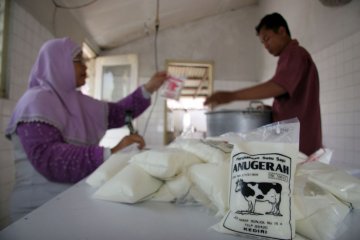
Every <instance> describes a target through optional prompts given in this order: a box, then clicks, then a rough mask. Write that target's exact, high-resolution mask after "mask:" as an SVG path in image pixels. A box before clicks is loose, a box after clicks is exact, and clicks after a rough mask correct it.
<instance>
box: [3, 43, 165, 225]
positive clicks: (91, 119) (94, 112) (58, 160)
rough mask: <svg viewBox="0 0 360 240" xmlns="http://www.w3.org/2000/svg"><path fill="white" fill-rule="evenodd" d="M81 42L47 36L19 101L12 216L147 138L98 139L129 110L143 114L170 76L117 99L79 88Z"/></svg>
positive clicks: (13, 126)
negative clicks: (104, 143)
mask: <svg viewBox="0 0 360 240" xmlns="http://www.w3.org/2000/svg"><path fill="white" fill-rule="evenodd" d="M85 78H86V66H85V65H84V61H83V60H82V52H81V48H80V47H79V46H78V45H77V44H75V43H74V42H73V41H71V40H70V39H69V38H62V39H54V40H50V41H47V42H46V43H45V44H44V45H43V46H42V48H41V49H40V52H39V55H38V58H37V60H36V62H35V64H34V66H33V68H32V71H31V74H30V78H29V86H28V89H27V90H26V92H25V93H24V95H23V96H22V97H21V98H20V100H19V101H18V103H17V105H16V107H15V109H14V112H13V115H12V117H11V120H10V123H9V125H8V128H7V130H6V136H7V137H8V138H9V139H11V140H12V142H13V144H14V153H15V154H14V156H15V167H16V184H15V187H14V191H13V194H12V199H11V215H12V218H13V220H16V219H17V218H19V217H21V216H23V215H25V214H26V213H28V212H30V211H31V210H33V209H34V208H36V207H38V206H40V205H42V204H43V203H45V202H46V201H47V200H50V199H51V198H52V197H54V196H55V195H57V194H58V193H60V192H61V191H63V190H65V189H66V188H68V187H69V186H70V184H71V183H76V182H78V181H80V180H81V179H83V178H84V177H86V176H88V175H89V174H90V173H92V172H93V171H94V170H95V169H96V168H97V167H98V166H99V165H101V164H102V163H103V162H104V161H105V160H106V159H107V158H108V157H109V156H110V155H111V154H112V153H115V152H117V151H119V150H121V149H123V148H125V147H126V146H128V145H131V144H133V143H136V144H138V145H139V147H140V148H142V147H143V146H144V145H145V143H144V139H143V138H142V137H141V136H140V135H137V134H131V135H128V136H126V137H124V138H123V139H122V140H121V141H120V142H119V143H118V144H117V145H116V146H115V147H114V148H112V149H107V148H104V147H100V146H99V145H98V143H99V141H100V139H101V138H102V137H103V136H104V134H105V132H106V130H107V129H110V128H119V127H121V126H123V125H124V120H125V112H126V111H128V110H131V111H132V113H133V117H137V116H139V115H140V114H141V113H143V112H144V111H145V110H146V109H147V108H148V107H149V106H150V102H151V93H153V92H154V91H156V90H158V89H159V87H160V86H161V85H162V84H163V83H164V81H165V80H166V78H167V74H166V72H159V73H156V74H154V76H153V77H152V78H151V79H150V80H149V81H148V82H147V83H146V84H144V85H142V86H140V87H138V89H136V90H135V91H134V92H133V93H132V94H130V95H129V96H127V97H125V98H124V99H121V100H120V101H118V102H115V103H111V102H103V101H99V100H96V99H93V98H91V97H89V96H86V95H83V94H82V93H81V92H80V91H78V90H77V88H78V87H80V86H82V85H84V84H85Z"/></svg>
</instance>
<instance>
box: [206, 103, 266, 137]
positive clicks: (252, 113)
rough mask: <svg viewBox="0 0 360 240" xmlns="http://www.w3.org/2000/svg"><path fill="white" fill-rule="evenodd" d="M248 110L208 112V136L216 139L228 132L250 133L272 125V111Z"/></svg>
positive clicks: (263, 109) (263, 108)
mask: <svg viewBox="0 0 360 240" xmlns="http://www.w3.org/2000/svg"><path fill="white" fill-rule="evenodd" d="M252 104H253V102H251V103H250V107H249V108H248V109H247V110H242V111H241V110H221V111H212V112H207V113H205V114H206V124H207V136H208V137H215V136H219V135H221V134H224V133H227V132H248V131H250V130H253V129H255V128H258V127H261V126H263V125H266V124H269V123H271V121H272V120H271V119H272V118H271V110H266V109H265V107H262V109H257V108H253V107H252Z"/></svg>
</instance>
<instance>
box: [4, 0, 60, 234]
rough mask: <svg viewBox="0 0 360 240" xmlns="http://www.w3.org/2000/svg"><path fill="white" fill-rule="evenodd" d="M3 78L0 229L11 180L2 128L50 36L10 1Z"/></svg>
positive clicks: (11, 164) (7, 147)
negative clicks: (6, 96)
mask: <svg viewBox="0 0 360 240" xmlns="http://www.w3.org/2000/svg"><path fill="white" fill-rule="evenodd" d="M10 10H11V11H10V18H9V19H10V29H9V38H8V42H9V47H8V59H7V69H6V73H7V81H9V83H10V89H9V90H10V96H9V99H0V124H1V130H0V131H1V133H0V229H2V228H3V227H5V226H6V225H7V224H8V223H9V219H8V198H9V194H10V192H11V189H12V185H13V180H14V166H13V160H12V157H11V144H10V142H9V141H8V140H7V139H5V137H4V134H5V133H4V131H5V128H6V126H7V123H8V121H9V118H10V115H11V113H12V110H13V108H14V106H15V104H16V102H17V100H18V99H19V97H20V96H21V95H22V94H23V92H24V91H25V89H26V87H27V80H28V76H29V73H30V69H31V67H32V65H33V63H34V60H35V58H36V55H37V52H38V50H39V48H40V46H41V45H42V43H43V42H44V41H46V40H48V39H50V38H52V37H53V36H52V35H51V34H50V33H49V32H48V31H47V30H46V29H45V28H43V27H42V26H41V25H40V24H39V23H38V22H37V21H36V20H35V19H34V18H33V17H32V16H30V15H29V14H28V13H27V12H26V11H24V10H23V9H22V8H21V7H19V6H18V5H17V4H16V3H15V2H12V5H11V8H10Z"/></svg>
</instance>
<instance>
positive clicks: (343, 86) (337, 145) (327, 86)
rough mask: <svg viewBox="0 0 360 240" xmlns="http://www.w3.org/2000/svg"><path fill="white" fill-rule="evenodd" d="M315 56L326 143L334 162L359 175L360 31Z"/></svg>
mask: <svg viewBox="0 0 360 240" xmlns="http://www.w3.org/2000/svg"><path fill="white" fill-rule="evenodd" d="M313 58H314V61H315V63H316V64H317V66H318V70H319V75H320V91H321V92H320V103H321V111H322V127H323V139H324V145H325V147H327V148H330V149H331V150H333V151H334V152H333V157H332V163H334V164H336V165H338V166H341V167H343V168H346V169H350V170H351V171H352V172H353V173H354V174H360V162H359V156H360V149H359V146H360V32H357V33H354V34H352V35H351V36H348V37H347V38H345V39H343V40H341V41H339V42H337V43H336V44H333V45H331V46H328V47H326V48H325V49H323V50H322V51H321V52H319V53H317V54H315V55H314V56H313ZM359 176H360V175H359Z"/></svg>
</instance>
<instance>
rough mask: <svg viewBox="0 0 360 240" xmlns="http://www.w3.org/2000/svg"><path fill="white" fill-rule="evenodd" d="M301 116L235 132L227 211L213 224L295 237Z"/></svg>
mask: <svg viewBox="0 0 360 240" xmlns="http://www.w3.org/2000/svg"><path fill="white" fill-rule="evenodd" d="M299 130H300V124H299V122H298V120H297V119H290V120H287V121H282V122H277V123H273V124H269V125H265V126H263V127H260V128H258V129H255V130H254V131H252V132H249V133H246V134H241V135H239V136H238V138H237V139H236V138H232V140H231V141H232V142H231V143H232V144H233V145H234V147H233V151H232V153H231V164H230V174H229V183H230V184H229V188H230V191H229V211H228V212H227V214H225V216H224V217H223V219H222V220H221V222H220V223H218V224H217V225H215V226H214V227H213V228H214V229H215V230H217V231H219V232H224V233H229V234H236V235H242V236H243V237H246V238H256V239H259V238H260V239H261V238H271V239H293V238H294V237H295V219H294V216H293V212H292V206H293V199H292V194H293V185H294V175H295V168H296V162H297V156H298V152H299Z"/></svg>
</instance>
